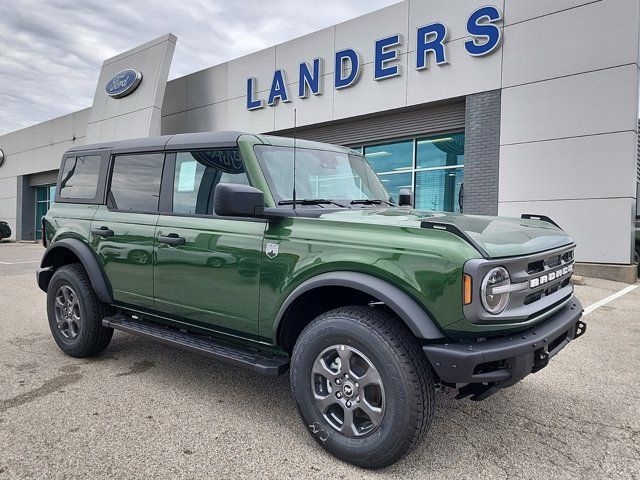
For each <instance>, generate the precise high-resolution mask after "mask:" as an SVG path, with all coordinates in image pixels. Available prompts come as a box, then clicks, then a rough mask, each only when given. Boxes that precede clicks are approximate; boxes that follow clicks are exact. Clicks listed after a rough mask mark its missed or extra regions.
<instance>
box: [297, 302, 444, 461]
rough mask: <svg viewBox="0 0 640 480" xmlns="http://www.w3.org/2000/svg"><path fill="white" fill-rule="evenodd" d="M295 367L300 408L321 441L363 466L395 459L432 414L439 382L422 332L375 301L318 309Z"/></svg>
mask: <svg viewBox="0 0 640 480" xmlns="http://www.w3.org/2000/svg"><path fill="white" fill-rule="evenodd" d="M290 375H291V387H292V391H293V396H294V398H295V401H296V404H297V407H298V411H299V412H300V415H301V417H302V419H303V421H304V423H305V425H306V427H307V428H308V429H309V431H310V432H311V433H312V434H313V437H314V438H315V439H316V441H318V443H320V445H322V446H323V447H324V448H325V449H326V450H327V451H329V452H330V453H331V454H333V455H335V456H336V457H338V458H340V459H342V460H345V461H347V462H349V463H352V464H354V465H357V466H360V467H364V468H372V469H377V468H383V467H386V466H388V465H391V464H393V463H395V462H396V461H398V460H399V459H400V458H402V457H403V456H404V455H406V454H407V453H408V452H410V451H411V450H412V449H413V448H414V447H415V446H416V445H417V444H418V442H419V440H420V438H421V436H422V435H423V434H424V432H425V431H426V430H427V429H428V428H429V425H430V424H431V421H432V419H433V412H434V397H435V382H434V380H433V374H432V371H431V367H430V366H429V365H428V363H427V361H426V358H425V356H424V353H423V352H422V349H421V348H420V344H419V342H418V340H417V339H416V338H415V337H414V336H413V335H412V334H411V332H410V331H409V330H408V328H407V327H406V326H405V325H404V324H402V323H401V322H399V321H397V320H396V319H395V318H394V317H392V316H391V315H389V314H387V313H385V312H383V311H380V310H376V309H374V308H372V307H361V306H353V307H342V308H338V309H335V310H332V311H330V312H327V313H325V314H322V315H320V316H319V317H317V318H316V319H315V320H314V321H313V322H311V323H310V324H309V325H308V326H307V327H306V328H305V329H304V330H303V331H302V333H301V334H300V337H299V338H298V341H297V342H296V345H295V347H294V350H293V354H292V358H291V373H290Z"/></svg>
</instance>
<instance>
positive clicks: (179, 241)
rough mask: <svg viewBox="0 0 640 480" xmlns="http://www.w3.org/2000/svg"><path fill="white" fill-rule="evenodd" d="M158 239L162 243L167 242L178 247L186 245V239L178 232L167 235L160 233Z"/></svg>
mask: <svg viewBox="0 0 640 480" xmlns="http://www.w3.org/2000/svg"><path fill="white" fill-rule="evenodd" d="M158 241H159V242H160V243H166V244H167V245H171V246H173V247H177V246H178V245H184V244H185V243H186V242H185V239H184V238H183V237H181V236H179V235H178V234H177V233H169V234H167V235H162V234H161V235H160V236H159V237H158Z"/></svg>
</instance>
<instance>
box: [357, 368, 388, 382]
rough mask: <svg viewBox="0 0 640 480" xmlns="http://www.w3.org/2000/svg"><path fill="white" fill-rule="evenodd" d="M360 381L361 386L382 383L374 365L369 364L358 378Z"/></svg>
mask: <svg viewBox="0 0 640 480" xmlns="http://www.w3.org/2000/svg"><path fill="white" fill-rule="evenodd" d="M358 382H359V383H360V386H361V387H366V386H367V385H382V379H381V378H380V374H379V373H378V371H377V370H376V369H375V368H373V367H372V366H369V368H368V369H367V371H366V372H365V374H364V375H363V376H362V377H360V378H359V379H358Z"/></svg>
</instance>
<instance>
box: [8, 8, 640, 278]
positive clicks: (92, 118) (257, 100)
mask: <svg viewBox="0 0 640 480" xmlns="http://www.w3.org/2000/svg"><path fill="white" fill-rule="evenodd" d="M639 25H640V0H624V1H620V0H599V1H587V0H536V1H530V0H495V1H487V0H481V1H480V0H459V1H456V2H450V1H446V0H405V1H403V2H401V3H398V4H395V5H392V6H390V7H387V8H385V9H382V10H378V11H375V12H372V13H370V14H368V15H365V16H362V17H359V18H356V19H353V20H350V21H347V22H344V23H341V24H338V25H335V26H332V27H329V28H326V29H323V30H320V31H318V32H315V33H312V34H309V35H306V36H304V37H300V38H297V39H294V40H291V41H289V42H285V43H283V44H280V45H276V46H273V47H270V48H267V49H265V50H261V51H259V52H256V53H253V54H250V55H247V56H245V57H242V58H239V59H236V60H232V61H229V62H227V63H224V64H221V65H216V66H213V67H211V68H208V69H205V70H202V71H199V72H196V73H193V74H190V75H187V76H185V77H181V78H177V79H175V80H172V81H169V82H166V78H167V74H168V70H169V64H170V60H171V55H172V53H173V46H175V43H176V42H175V37H173V36H172V35H168V36H166V37H162V38H161V39H157V40H155V41H153V42H150V43H149V44H146V45H143V46H140V47H137V48H136V49H133V50H132V51H130V52H126V53H125V54H122V55H119V56H118V57H114V59H109V60H107V61H106V62H105V64H104V66H103V71H102V74H101V76H100V80H99V85H98V86H97V90H96V97H95V99H94V104H93V106H92V107H90V108H88V109H86V110H82V111H79V112H75V113H72V114H70V115H66V116H63V117H60V118H56V119H53V120H50V121H47V122H44V123H41V124H38V125H35V126H33V127H29V128H26V129H23V130H19V131H17V132H12V133H9V134H7V135H4V136H0V149H1V150H2V152H3V153H4V156H5V160H4V163H3V164H2V166H0V220H6V221H8V222H9V224H10V225H11V228H12V230H13V238H14V239H18V240H32V239H37V238H38V236H39V230H38V229H39V218H40V216H41V215H42V214H43V213H44V212H46V208H47V207H48V205H49V204H50V202H51V200H52V199H53V195H52V194H53V187H52V185H53V184H55V179H56V176H57V169H58V167H59V163H60V159H61V157H62V154H63V153H64V151H65V150H66V149H68V148H69V147H71V146H73V145H77V144H81V143H87V142H94V141H105V140H107V141H108V140H111V139H121V138H130V137H132V136H144V135H156V134H173V133H185V132H199V131H218V130H240V131H246V132H255V133H275V134H279V135H289V136H290V135H292V133H293V127H294V111H295V112H296V114H295V117H296V125H297V132H296V133H297V135H298V136H299V137H300V138H308V139H314V140H319V141H327V142H331V143H337V144H342V145H347V146H350V147H352V148H355V149H358V150H361V151H362V152H363V153H364V154H365V155H366V156H367V158H368V160H369V161H370V163H371V164H372V166H373V167H374V168H375V169H376V171H377V172H378V173H379V174H380V176H381V178H382V180H383V182H384V183H385V185H386V186H387V187H388V189H389V190H390V192H391V193H392V194H393V195H397V192H398V190H399V189H400V188H402V187H410V188H413V190H414V197H415V198H414V201H415V206H416V208H421V209H428V210H446V211H454V212H460V211H462V212H464V213H470V214H489V215H496V214H498V215H505V216H518V217H519V216H520V215H521V214H539V215H546V216H548V217H550V218H552V219H553V220H554V221H555V222H556V223H558V224H559V225H560V226H562V227H563V228H564V229H565V230H567V231H568V232H570V233H571V234H572V235H573V236H574V238H575V239H576V241H577V243H578V247H577V249H576V260H577V261H578V262H580V263H581V264H582V265H583V267H584V268H585V271H588V272H591V273H593V274H596V275H599V276H603V277H605V278H612V279H619V280H625V281H632V279H633V278H635V277H634V274H635V271H636V269H635V267H634V266H633V261H634V254H635V252H634V235H635V216H636V196H637V187H638V180H639V175H640V173H639V172H640V169H639V168H638V103H639V98H638V91H639V78H640V74H639V72H640V70H639V68H640V67H639V65H640V40H639V31H640V27H639ZM125 68H126V69H133V70H134V71H136V72H140V73H141V74H142V81H141V83H140V86H139V88H137V89H136V90H135V91H133V93H131V94H130V95H129V96H126V97H123V98H111V97H109V96H108V95H106V94H105V91H104V89H105V85H106V83H107V82H108V81H109V79H110V78H112V76H113V75H114V74H116V73H117V72H118V71H120V70H122V69H125Z"/></svg>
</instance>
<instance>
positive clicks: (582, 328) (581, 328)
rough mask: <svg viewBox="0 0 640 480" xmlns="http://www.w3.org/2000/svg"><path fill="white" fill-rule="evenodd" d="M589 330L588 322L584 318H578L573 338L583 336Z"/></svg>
mask: <svg viewBox="0 0 640 480" xmlns="http://www.w3.org/2000/svg"><path fill="white" fill-rule="evenodd" d="M586 331H587V324H586V323H584V322H583V321H582V320H578V322H577V323H576V331H575V333H574V334H573V339H574V340H575V339H576V338H578V337H581V336H582V335H584V332H586Z"/></svg>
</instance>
